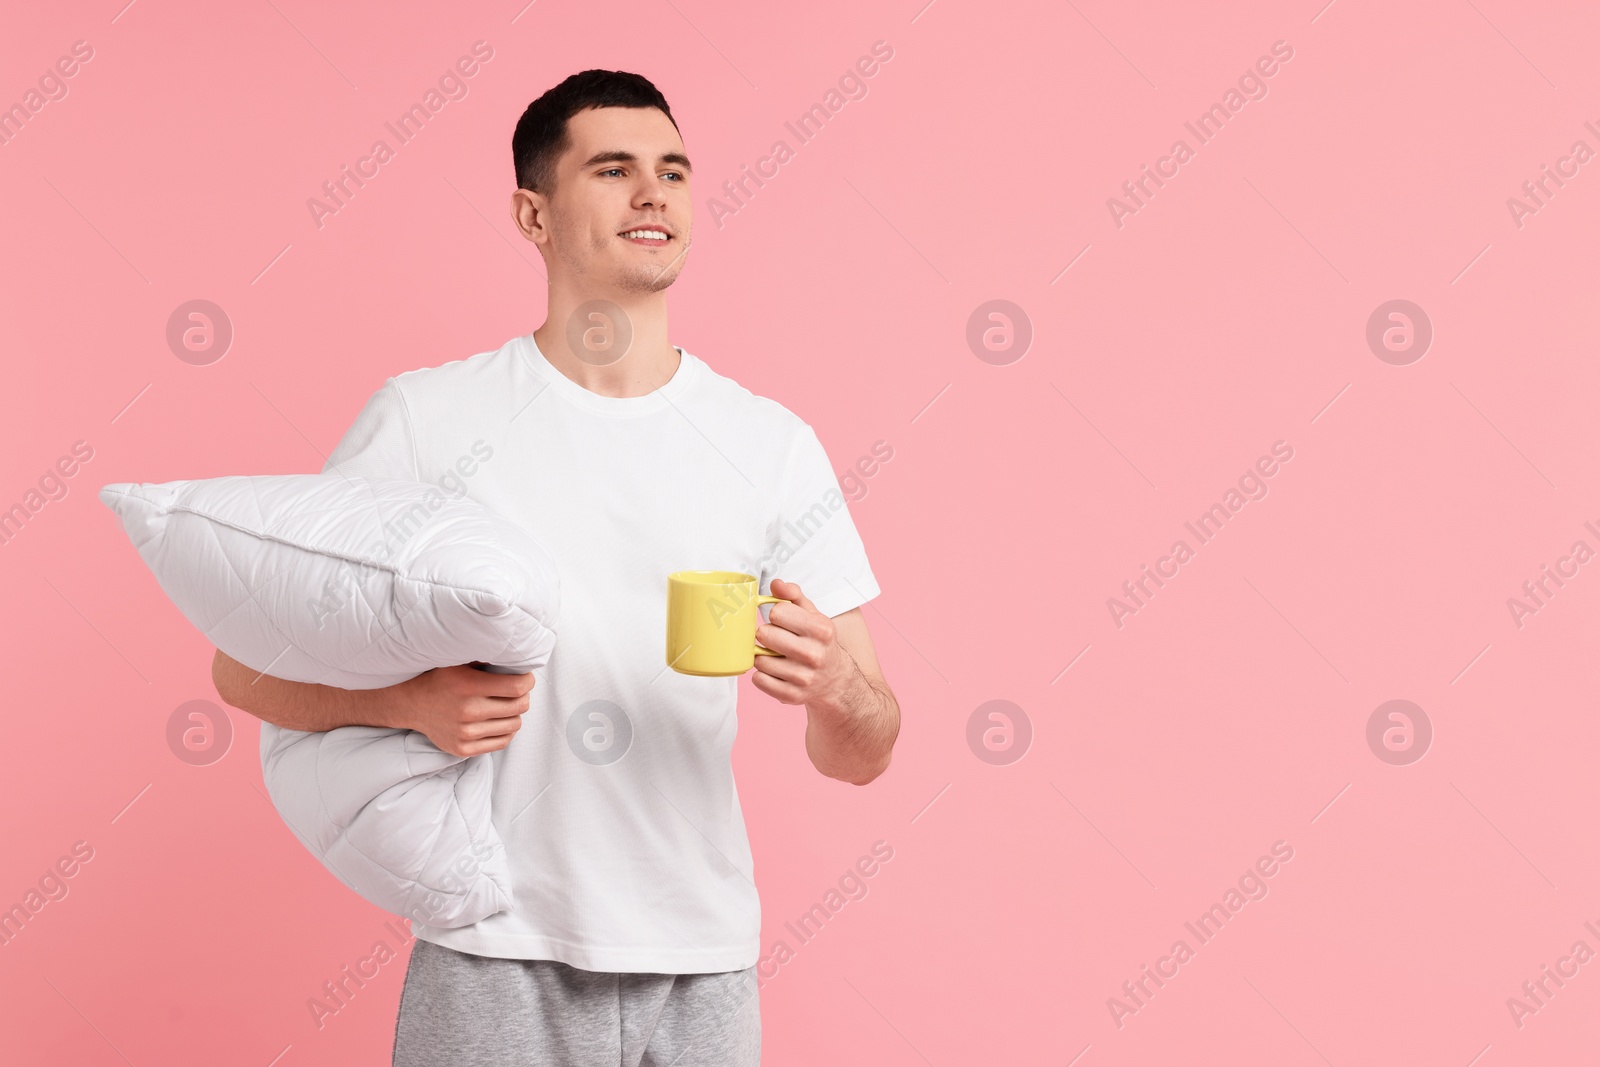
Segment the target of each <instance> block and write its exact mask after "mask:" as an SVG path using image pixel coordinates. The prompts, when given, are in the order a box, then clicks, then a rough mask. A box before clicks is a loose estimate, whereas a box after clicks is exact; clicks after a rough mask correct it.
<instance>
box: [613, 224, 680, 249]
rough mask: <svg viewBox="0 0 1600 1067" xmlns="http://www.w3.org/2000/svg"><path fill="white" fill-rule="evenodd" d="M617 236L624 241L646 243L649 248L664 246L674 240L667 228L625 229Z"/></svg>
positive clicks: (638, 243) (637, 243)
mask: <svg viewBox="0 0 1600 1067" xmlns="http://www.w3.org/2000/svg"><path fill="white" fill-rule="evenodd" d="M617 236H619V237H621V238H622V239H623V240H624V241H631V242H633V243H634V244H636V245H644V246H646V247H648V248H662V247H664V246H665V245H666V244H667V243H668V242H669V241H671V240H672V238H671V237H670V236H669V235H668V234H667V231H666V230H652V229H649V228H648V227H647V228H645V229H642V230H624V231H623V232H622V233H620V234H618V235H617Z"/></svg>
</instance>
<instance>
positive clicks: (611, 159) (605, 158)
mask: <svg viewBox="0 0 1600 1067" xmlns="http://www.w3.org/2000/svg"><path fill="white" fill-rule="evenodd" d="M637 162H639V157H638V156H636V155H634V154H633V153H632V152H627V151H624V150H622V149H620V148H613V149H610V150H608V151H605V152H596V153H595V154H594V155H592V156H590V157H589V158H588V159H586V160H584V163H583V169H585V170H587V169H588V168H590V167H593V166H596V165H597V164H600V163H637ZM661 162H663V163H672V164H675V165H677V166H680V167H682V168H683V169H684V170H687V171H691V172H692V171H693V170H694V167H693V166H692V165H691V164H690V163H689V157H688V156H686V155H684V154H683V153H682V152H668V153H667V154H666V155H664V156H662V157H661Z"/></svg>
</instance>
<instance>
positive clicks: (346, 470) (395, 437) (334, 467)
mask: <svg viewBox="0 0 1600 1067" xmlns="http://www.w3.org/2000/svg"><path fill="white" fill-rule="evenodd" d="M334 471H337V472H338V473H340V474H347V475H354V476H357V477H363V478H401V479H406V480H410V481H420V480H421V478H420V476H419V475H418V473H417V450H416V441H415V438H414V437H413V435H412V432H411V413H410V412H409V411H408V410H407V408H406V401H405V397H404V396H402V395H401V393H400V386H399V385H398V384H397V383H396V382H395V380H394V379H393V378H390V379H389V380H387V381H386V382H384V383H383V386H382V388H380V389H379V390H378V391H377V392H375V393H373V394H372V396H371V397H369V398H368V399H367V402H366V405H365V406H364V407H362V409H361V411H360V412H359V413H358V414H357V415H356V421H355V422H353V423H351V424H350V428H349V429H348V430H346V431H345V434H344V436H343V437H342V438H340V439H339V443H338V444H337V445H335V446H334V449H333V452H332V454H331V455H329V456H328V461H327V462H326V463H325V464H323V467H322V473H323V474H328V473H330V472H334Z"/></svg>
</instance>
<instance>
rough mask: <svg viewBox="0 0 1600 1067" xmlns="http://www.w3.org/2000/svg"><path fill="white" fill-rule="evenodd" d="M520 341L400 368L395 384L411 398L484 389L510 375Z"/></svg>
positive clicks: (395, 376) (514, 340)
mask: <svg viewBox="0 0 1600 1067" xmlns="http://www.w3.org/2000/svg"><path fill="white" fill-rule="evenodd" d="M520 340H521V338H520V337H513V338H512V339H511V340H509V341H507V342H506V343H505V344H503V345H501V346H500V347H499V348H495V349H490V350H489V351H487V352H478V353H476V354H475V355H471V356H463V357H462V358H460V359H452V360H450V361H449V362H447V363H439V364H436V365H434V366H431V367H417V368H416V369H415V370H408V371H401V372H399V373H398V374H395V375H394V376H393V377H394V382H395V385H396V386H397V387H398V388H399V389H400V392H401V393H402V394H404V395H405V397H406V399H407V400H408V401H409V400H413V399H418V400H420V399H423V398H426V397H428V396H430V395H437V394H439V393H445V394H451V393H456V392H458V391H460V390H462V389H468V390H474V391H475V390H479V389H482V388H483V386H484V385H485V383H486V382H492V381H494V380H495V379H504V378H507V377H509V376H510V375H511V373H512V368H513V366H514V364H515V360H516V351H515V348H516V344H517V342H518V341H520Z"/></svg>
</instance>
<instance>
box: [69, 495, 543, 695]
mask: <svg viewBox="0 0 1600 1067" xmlns="http://www.w3.org/2000/svg"><path fill="white" fill-rule="evenodd" d="M100 499H101V501H102V502H104V503H105V504H106V506H107V507H109V508H111V509H112V510H113V511H115V512H116V513H117V515H118V516H119V517H120V518H121V519H122V525H123V528H124V529H125V530H127V532H128V536H129V537H130V538H132V539H133V543H134V546H135V547H136V548H138V550H139V555H140V556H142V557H143V558H144V561H145V563H146V564H147V565H148V566H149V567H150V569H151V571H153V572H154V573H155V576H156V581H157V582H159V583H160V585H161V589H162V591H163V592H165V593H166V594H167V596H168V598H170V599H171V600H172V602H173V603H174V604H176V605H177V607H178V610H179V611H181V612H183V614H184V617H185V618H187V619H188V620H189V621H190V622H192V623H193V624H194V625H195V626H197V627H198V628H199V629H200V631H201V632H202V633H204V634H205V635H206V637H207V638H209V639H210V640H211V643H212V644H214V645H216V646H217V647H218V648H220V649H221V650H222V651H223V652H225V653H227V654H228V655H229V656H232V657H233V658H234V659H236V660H238V661H239V662H240V663H243V664H244V665H245V666H247V667H250V668H252V669H253V670H257V671H263V672H265V673H267V674H270V675H272V676H274V677H276V678H286V679H288V680H290V681H294V682H320V683H322V684H324V685H335V686H338V687H340V688H341V689H377V688H381V687H383V686H388V685H394V684H396V683H397V682H403V681H405V680H406V679H407V678H411V677H413V676H415V675H418V674H421V673H422V672H423V671H425V670H428V669H430V668H433V667H442V666H448V665H452V664H458V663H471V662H473V661H475V660H476V661H481V662H483V663H493V664H498V665H501V666H504V667H509V668H512V669H513V673H523V672H525V671H528V670H532V669H534V667H535V666H543V665H544V662H545V660H546V659H548V658H549V655H550V651H551V648H552V646H553V645H554V643H555V629H554V625H555V618H556V613H557V610H558V606H559V605H558V591H559V583H558V580H557V577H556V567H555V563H554V561H553V560H551V559H550V557H549V555H548V554H547V553H546V552H545V551H544V549H543V548H542V547H541V546H540V545H539V543H538V542H537V541H535V540H534V539H533V537H532V535H530V534H529V533H528V532H527V531H526V530H524V529H523V528H522V527H520V526H518V525H516V524H515V523H513V522H511V521H510V520H509V519H506V518H504V517H503V516H500V515H497V514H495V513H494V512H492V511H490V510H489V509H487V508H485V507H484V506H483V505H481V504H479V503H477V502H476V501H474V500H471V499H469V498H466V497H451V496H448V495H446V494H445V493H444V491H443V490H441V489H439V488H438V487H437V486H431V485H427V484H425V483H422V482H409V481H396V480H389V479H372V478H359V477H346V476H344V475H340V474H276V475H256V476H253V477H246V476H239V477H225V478H206V479H201V480H198V481H176V482H162V483H159V484H152V485H135V484H132V483H118V484H115V485H108V486H106V487H105V488H103V489H101V490H100Z"/></svg>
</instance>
